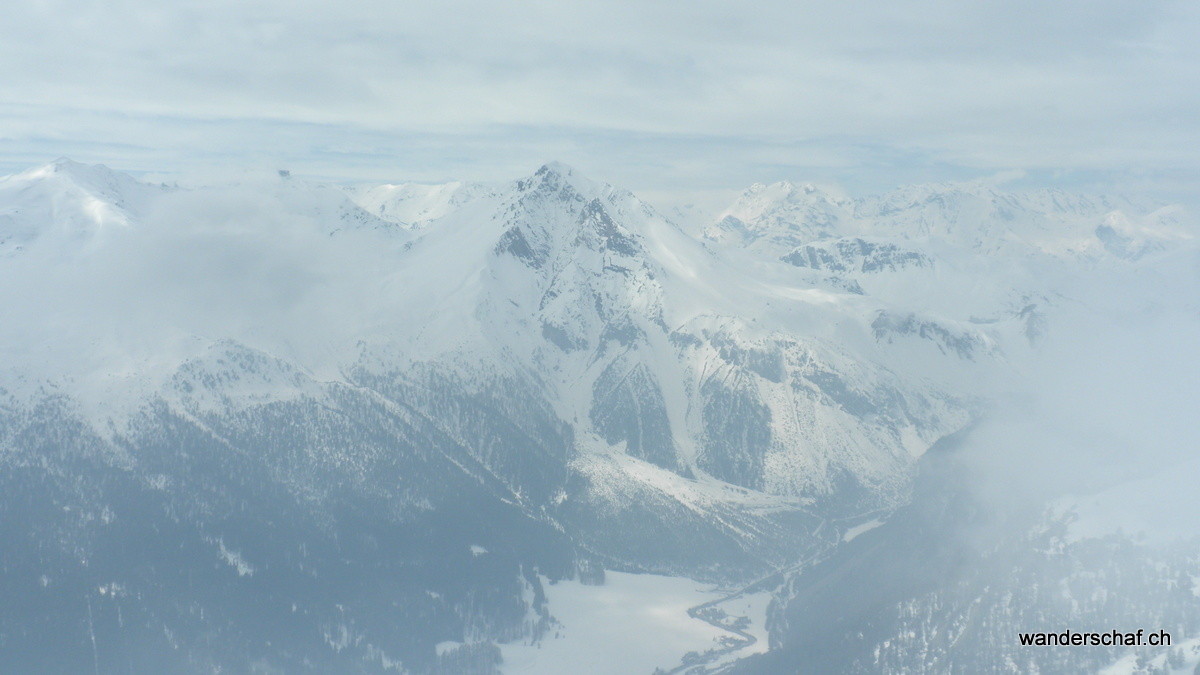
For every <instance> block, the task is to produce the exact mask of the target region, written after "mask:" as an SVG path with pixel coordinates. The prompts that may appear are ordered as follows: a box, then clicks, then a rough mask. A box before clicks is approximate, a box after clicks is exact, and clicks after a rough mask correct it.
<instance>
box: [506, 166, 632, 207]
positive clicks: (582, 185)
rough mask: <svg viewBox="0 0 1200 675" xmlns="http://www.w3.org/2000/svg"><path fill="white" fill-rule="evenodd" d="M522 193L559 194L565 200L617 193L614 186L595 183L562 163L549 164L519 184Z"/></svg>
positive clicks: (585, 198)
mask: <svg viewBox="0 0 1200 675" xmlns="http://www.w3.org/2000/svg"><path fill="white" fill-rule="evenodd" d="M517 188H518V189H520V190H522V191H534V192H543V193H559V194H561V195H562V197H563V198H568V199H575V198H579V199H583V200H591V199H594V198H596V197H599V196H602V195H605V194H611V193H613V192H615V191H616V188H614V187H613V186H611V185H609V184H607V183H602V182H598V181H594V180H592V179H590V178H587V177H586V176H584V175H583V174H581V173H580V172H579V171H578V170H577V169H575V168H574V167H572V166H569V165H567V164H563V163H562V162H547V163H545V164H543V165H542V166H541V168H539V169H538V170H537V171H535V172H534V173H533V175H532V176H530V177H528V178H525V179H524V180H520V181H518V182H517Z"/></svg>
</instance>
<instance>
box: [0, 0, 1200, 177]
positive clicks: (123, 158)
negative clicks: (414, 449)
mask: <svg viewBox="0 0 1200 675" xmlns="http://www.w3.org/2000/svg"><path fill="white" fill-rule="evenodd" d="M1197 28H1200V9H1197V6H1196V5H1195V3H1190V2H1182V1H1173V2H1163V1H1158V2H1129V1H1126V0H1110V1H1107V2H1084V1H1083V0H1068V1H1064V2H1055V3H1044V2H1038V3H1035V2H1029V1H1025V0H1022V1H1020V2H1011V1H1010V2H981V3H962V2H950V1H949V0H915V1H910V2H886V3H885V2H872V3H840V4H830V3H794V2H790V3H783V2H768V3H760V4H758V5H754V6H749V7H748V6H745V5H741V4H736V3H728V2H693V3H686V4H681V3H665V2H649V3H647V2H638V3H634V2H626V1H620V2H603V3H600V2H577V3H554V2H524V3H488V2H447V3H403V2H382V1H379V2H359V3H329V2H315V1H313V0H300V1H292V2H281V1H267V2H264V1H259V2H236V3H235V2H175V3H166V4H164V3H152V2H149V1H148V0H123V1H118V2H105V3H100V2H83V1H80V0H70V1H63V0H59V1H53V0H48V1H41V2H28V3H18V4H16V5H15V6H13V7H9V8H7V9H6V16H5V20H4V21H3V22H2V23H0V101H3V102H5V104H4V105H3V106H0V129H2V130H3V131H0V161H3V162H5V163H7V164H9V165H10V166H11V165H23V164H25V163H27V160H28V159H31V158H33V156H35V155H37V154H38V153H47V151H48V150H49V152H48V154H55V153H58V152H67V153H68V154H72V155H76V156H81V158H83V159H97V160H108V161H110V162H112V163H114V164H116V165H118V166H120V165H122V164H123V162H124V164H125V165H128V166H129V168H135V169H136V168H139V167H140V168H149V167H150V166H155V167H158V166H163V165H170V166H173V167H176V168H184V167H182V166H181V165H182V164H183V163H184V161H185V160H184V159H183V158H185V157H186V158H188V159H187V160H186V161H187V162H190V163H193V164H205V163H207V164H210V165H211V164H215V163H221V162H229V161H234V162H239V163H246V162H250V163H254V162H258V161H261V162H265V163H270V162H276V163H277V162H279V161H288V162H290V163H292V164H296V165H298V166H301V167H302V169H304V170H308V171H309V172H310V173H313V174H326V175H329V174H339V175H353V176H362V175H371V176H373V177H380V178H382V177H394V176H397V175H404V174H409V175H411V174H412V173H421V172H433V173H439V172H442V173H454V174H456V175H462V174H466V175H467V177H473V178H496V177H499V176H501V175H504V176H508V175H512V174H513V173H514V171H515V170H517V169H518V168H519V170H520V171H524V170H526V169H527V168H528V167H529V166H530V165H536V163H537V162H538V161H540V160H542V159H545V158H547V157H549V156H556V157H561V158H563V159H565V160H567V161H575V162H577V163H580V164H583V165H585V166H586V165H588V164H595V165H596V166H597V168H598V169H599V170H600V171H601V172H602V173H604V174H605V176H606V177H611V178H612V179H614V180H618V181H622V182H629V183H631V184H633V186H634V187H639V186H641V187H650V188H655V187H657V188H670V187H679V185H681V184H682V183H684V182H687V180H690V181H692V182H695V181H701V182H707V183H711V184H720V185H724V186H733V185H736V184H739V183H742V182H745V181H747V180H749V179H758V178H771V177H772V176H769V175H768V176H763V175H759V174H761V173H770V172H772V171H793V172H794V171H801V170H804V171H810V172H814V173H818V174H821V173H824V174H825V175H827V176H831V177H834V178H842V179H845V178H847V177H849V176H850V175H851V174H853V173H854V172H855V171H856V170H857V171H866V172H868V173H873V174H876V175H877V176H878V180H880V181H885V182H892V183H896V182H908V181H910V180H912V179H913V176H912V175H911V174H917V175H916V176H915V178H916V179H918V180H924V179H929V178H931V177H932V178H936V177H938V176H939V172H941V173H951V174H954V173H955V172H957V173H958V174H962V173H963V172H966V173H970V172H972V171H978V172H980V173H981V174H990V173H994V172H995V171H997V170H1002V169H1009V168H1028V169H1067V170H1096V171H1106V172H1117V173H1118V174H1120V173H1123V172H1126V171H1129V170H1133V169H1140V170H1149V171H1175V172H1180V171H1183V172H1189V175H1194V174H1196V173H1197V172H1200V167H1198V166H1197V165H1196V160H1195V159H1194V157H1193V156H1192V155H1193V153H1189V152H1187V150H1186V149H1187V148H1189V147H1194V146H1195V144H1196V142H1197V141H1198V140H1200V121H1197V119H1196V117H1195V115H1194V114H1192V111H1194V110H1196V109H1197V104H1200V94H1197V92H1200V65H1198V64H1200V54H1198V53H1197V51H1198V49H1197V47H1196V44H1195V40H1193V39H1192V38H1191V37H1190V36H1191V35H1193V34H1194V33H1195V32H1196V29H1197ZM98 142H102V143H103V144H104V145H101V146H93V145H90V144H94V143H98ZM73 147H74V148H81V150H72V149H71V148H73ZM51 148H53V149H52V150H51ZM89 152H94V153H95V156H89V154H88V153H89ZM114 155H120V156H119V157H117V156H114ZM664 165H665V167H664ZM664 168H667V169H669V170H673V171H677V172H680V171H681V172H685V175H675V176H671V175H670V174H669V173H667V172H664V171H663V169H664ZM385 169H386V170H387V172H386V173H385ZM610 170H611V171H610ZM665 173H667V175H664V174H665ZM610 174H615V175H610ZM750 174H754V175H750ZM812 177H818V178H819V177H822V176H819V175H818V176H812ZM685 178H686V179H687V180H683V179H685ZM672 180H674V181H677V182H678V184H668V183H670V182H671V181H672Z"/></svg>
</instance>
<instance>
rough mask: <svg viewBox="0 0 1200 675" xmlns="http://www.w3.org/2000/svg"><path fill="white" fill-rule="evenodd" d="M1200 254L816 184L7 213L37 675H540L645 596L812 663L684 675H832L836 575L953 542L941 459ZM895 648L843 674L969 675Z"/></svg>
mask: <svg viewBox="0 0 1200 675" xmlns="http://www.w3.org/2000/svg"><path fill="white" fill-rule="evenodd" d="M1188 218H1189V216H1188V214H1187V213H1185V212H1184V211H1183V210H1182V209H1180V208H1178V207H1172V206H1164V207H1150V206H1144V205H1139V204H1136V203H1134V202H1132V201H1129V200H1124V199H1119V198H1106V197H1086V196H1079V195H1070V194H1066V193H1062V192H1058V191H1040V192H1033V193H1027V194H1009V193H1003V192H999V191H997V190H996V189H994V188H991V187H986V186H982V185H974V184H958V185H932V186H915V187H909V188H901V189H898V190H896V191H893V192H891V193H887V194H884V195H880V196H876V197H870V198H864V199H850V198H846V197H843V196H836V195H833V194H831V193H829V192H826V191H823V190H821V189H818V188H815V187H813V186H811V185H799V186H797V185H792V184H789V183H777V184H773V185H754V186H752V187H750V188H748V189H747V190H746V191H744V192H743V193H742V194H741V195H740V196H739V197H738V198H737V200H736V201H735V203H733V204H732V205H730V206H729V208H728V209H727V210H725V211H724V212H723V213H721V214H720V215H719V216H718V217H717V218H716V219H715V220H714V221H713V222H674V221H672V220H671V219H669V218H667V217H665V216H663V215H661V214H660V213H659V211H657V210H656V209H655V208H653V207H652V206H650V205H649V204H647V203H646V202H644V201H642V200H640V199H639V198H638V197H637V196H635V195H634V194H633V193H631V192H629V191H627V190H623V189H620V188H617V187H614V186H611V185H608V184H605V183H601V182H596V181H593V180H591V179H588V178H585V177H584V176H581V175H580V174H579V173H578V172H577V171H575V170H574V169H572V168H570V167H567V166H565V165H562V164H558V163H550V164H547V165H545V166H542V167H541V168H539V169H537V170H536V171H534V172H533V173H531V174H530V175H528V176H525V177H523V178H520V179H518V180H515V181H512V182H510V183H506V184H499V185H478V184H470V183H449V184H446V185H433V186H430V185H416V184H400V185H382V186H360V187H342V186H335V185H321V184H311V183H307V182H304V181H302V180H300V179H295V178H290V177H285V176H280V177H272V178H271V179H263V180H261V181H258V182H248V183H243V184H236V185H226V186H219V187H209V188H194V189H182V188H179V187H177V186H163V185H149V184H145V183H142V182H139V181H137V180H135V179H133V178H132V177H130V176H128V175H125V174H122V173H119V172H116V171H112V170H110V169H107V168H105V167H103V166H90V165H82V164H78V163H74V162H71V161H69V160H59V161H57V162H54V163H52V164H50V165H47V166H44V167H39V168H35V169H31V170H29V171H26V172H23V173H19V174H15V175H12V176H8V177H6V178H3V179H0V313H3V315H4V316H6V317H7V318H6V319H5V320H4V321H3V323H4V324H6V325H5V326H3V327H0V357H2V360H0V570H2V573H0V589H2V596H0V597H3V598H4V599H5V601H4V606H5V609H4V610H3V611H0V670H9V669H12V670H17V671H21V670H31V669H37V670H45V669H48V670H63V671H88V670H98V671H102V672H110V671H113V672H115V671H126V670H133V671H136V672H141V671H163V670H165V671H178V670H183V671H192V670H196V671H212V670H222V669H227V670H233V671H235V672H243V671H251V670H261V671H263V672H275V671H279V672H293V671H295V670H306V669H315V670H324V671H329V670H335V671H363V670H365V671H376V670H387V669H393V670H403V671H413V672H489V671H491V670H493V669H500V670H504V669H505V667H506V666H505V661H504V658H503V649H504V645H506V644H516V643H527V644H538V643H541V642H545V641H550V640H554V639H556V638H555V631H556V628H555V626H557V625H558V623H557V619H556V618H555V610H556V608H555V605H554V602H553V601H547V592H546V586H547V585H548V584H551V583H554V584H557V583H564V584H566V583H584V582H587V583H596V582H598V579H597V575H599V577H600V578H602V577H603V572H602V571H603V570H604V569H608V570H619V571H623V572H638V573H644V574H657V575H664V576H673V577H687V578H690V579H695V580H700V581H703V582H709V583H712V584H714V585H716V586H718V587H721V588H730V589H736V588H741V587H743V586H745V585H747V584H751V583H752V582H755V581H756V580H760V579H765V580H766V581H761V582H760V584H765V585H762V586H761V588H765V589H767V590H770V591H772V592H773V593H774V595H775V598H776V602H775V604H774V605H773V607H774V610H773V611H774V614H773V616H775V617H777V618H776V619H772V622H771V623H768V624H767V626H766V628H768V629H770V630H771V631H772V633H771V643H772V645H773V646H776V647H779V648H780V649H782V651H778V650H777V651H776V652H774V653H773V654H774V655H772V654H767V655H766V656H762V657H755V659H758V660H755V659H751V660H749V661H745V662H737V661H736V660H734V659H730V658H728V654H733V656H738V654H737V649H741V648H743V647H742V646H740V645H741V643H738V642H737V640H733V642H731V643H730V644H729V645H727V648H725V651H724V652H722V651H721V649H720V648H718V647H719V646H717V647H714V650H713V651H712V653H711V654H707V655H706V654H705V653H704V652H703V650H701V652H699V653H698V654H696V655H694V656H692V657H690V661H689V660H687V659H685V658H684V656H685V655H684V654H682V653H680V654H679V661H677V662H676V663H674V664H664V667H668V668H669V667H673V666H679V667H682V668H690V669H692V670H695V671H696V672H700V671H703V670H705V669H707V668H710V667H711V668H718V667H720V668H724V667H746V668H749V667H754V664H756V663H757V664H760V665H761V666H762V667H763V668H767V667H769V666H770V667H776V668H780V669H781V670H782V671H786V669H787V668H790V667H792V666H793V665H795V663H796V662H794V661H788V660H786V659H788V658H814V657H812V656H811V654H809V653H808V651H806V650H811V649H813V646H812V645H811V644H809V643H805V642H797V641H796V639H795V638H794V637H789V635H791V634H789V633H787V631H788V630H794V629H795V627H796V626H800V625H803V626H809V624H810V623H811V621H812V619H811V615H808V616H809V618H804V619H801V618H797V617H798V616H799V615H798V614H796V613H797V612H800V611H801V610H800V609H797V608H801V607H809V606H811V607H817V606H820V607H825V605H826V604H829V602H832V604H834V605H836V604H837V602H836V598H835V599H834V600H833V601H827V600H826V599H825V596H822V595H820V593H819V592H818V591H817V590H811V589H808V587H806V584H807V583H809V582H808V579H810V578H817V577H806V576H805V574H804V570H805V569H808V567H807V566H806V565H804V564H803V563H804V561H816V560H821V561H826V562H823V563H821V564H823V565H825V567H821V568H820V570H821V574H826V573H827V572H826V571H825V570H827V569H829V565H833V564H835V561H838V560H842V559H846V560H849V561H851V562H847V563H846V564H847V565H850V567H847V568H846V569H853V565H860V564H861V563H859V562H853V560H860V559H854V558H853V554H854V550H855V549H854V546H862V544H861V543H858V544H855V542H854V541H850V539H855V540H856V541H859V542H861V541H867V540H868V539H869V538H871V537H875V538H878V541H886V542H890V543H889V544H888V545H889V546H895V547H901V545H902V544H903V543H904V542H906V541H914V540H915V539H912V538H906V535H904V534H903V533H904V532H909V531H910V530H912V528H916V529H918V530H919V529H920V527H921V526H920V525H915V524H914V522H916V521H917V520H919V518H921V517H927V518H931V519H933V520H935V521H937V522H941V520H938V519H944V518H947V517H948V516H944V515H937V516H936V517H934V516H929V515H928V509H926V510H925V511H922V508H924V507H922V506H921V505H922V504H926V503H929V502H930V500H935V501H936V499H939V498H940V497H934V496H931V495H932V494H938V495H940V494H943V493H942V492H940V491H939V488H937V487H933V488H931V487H929V486H928V485H926V484H925V483H922V485H925V487H923V488H922V490H918V492H917V495H918V498H919V499H918V501H917V502H916V506H910V505H909V504H910V502H911V500H912V496H913V494H914V492H913V490H914V480H915V479H916V477H917V475H918V474H921V475H927V473H928V471H929V469H928V468H926V465H927V464H928V463H929V462H930V461H931V460H929V459H927V458H925V456H926V453H927V451H928V450H929V449H930V448H931V447H932V446H934V445H935V444H937V443H938V442H939V441H941V440H942V439H946V438H947V437H951V436H952V435H955V434H960V435H959V436H955V438H959V437H961V433H960V432H964V430H966V429H968V427H970V425H972V423H973V422H975V421H978V420H979V419H981V418H982V417H983V416H984V413H985V412H986V411H988V410H990V409H991V407H992V405H993V404H994V403H995V402H996V401H999V400H1003V399H1005V398H1006V397H1010V396H1012V395H1014V393H1016V392H1020V391H1021V390H1022V387H1023V386H1024V384H1023V382H1025V381H1026V379H1025V378H1027V377H1028V376H1030V375H1031V374H1035V373H1036V372H1037V368H1038V363H1039V362H1038V358H1037V355H1038V352H1039V349H1040V346H1039V345H1041V344H1042V342H1043V341H1044V340H1047V339H1052V337H1053V335H1054V334H1055V331H1062V330H1067V329H1066V328H1065V326H1069V325H1071V324H1070V322H1071V321H1073V320H1074V319H1073V318H1072V317H1075V316H1077V315H1078V314H1079V313H1080V312H1084V313H1087V312H1092V311H1094V312H1103V311H1108V310H1107V309H1105V307H1107V306H1106V305H1103V302H1102V301H1101V300H1097V298H1107V299H1109V300H1111V299H1113V298H1117V299H1118V300H1119V299H1120V298H1121V297H1123V296H1122V295H1121V293H1122V292H1123V291H1122V290H1121V289H1125V290H1128V289H1129V288H1130V286H1129V280H1130V279H1135V280H1137V283H1138V284H1141V285H1145V286H1149V287H1155V286H1157V287H1161V288H1164V289H1166V288H1170V285H1171V283H1172V280H1174V279H1176V278H1178V277H1177V275H1176V271H1177V270H1178V269H1182V268H1186V266H1187V262H1186V261H1187V260H1190V259H1191V258H1189V256H1194V255H1195V253H1194V252H1195V250H1196V247H1195V239H1194V230H1193V229H1192V226H1191V224H1190V221H1189V220H1188ZM1179 261H1183V262H1179ZM1192 294H1194V288H1193V289H1192V291H1187V290H1186V289H1185V290H1184V291H1182V292H1180V293H1179V295H1178V296H1177V297H1176V298H1175V300H1166V301H1164V302H1168V304H1169V303H1172V302H1173V303H1175V304H1180V305H1182V306H1185V307H1186V306H1188V305H1187V303H1189V302H1194V298H1192ZM930 490H932V492H930ZM938 503H941V502H938ZM897 509H900V511H899V512H897ZM892 513H899V514H901V516H900V517H898V518H897V519H895V520H894V521H889V522H888V523H887V524H886V525H883V526H881V527H877V528H876V529H875V530H873V531H871V532H866V533H865V534H863V535H862V538H861V539H858V538H855V537H848V533H857V532H859V531H864V530H863V529H862V528H863V527H864V526H865V525H871V526H874V525H877V524H878V523H880V522H882V521H884V520H886V519H887V517H888V516H889V515H890V514H892ZM938 513H939V514H943V512H942V511H939V512H938ZM913 514H925V515H913ZM1021 522H1022V524H1021V525H1019V526H1014V527H1017V528H1018V530H1020V528H1023V527H1026V524H1025V522H1024V521H1021ZM905 528H908V529H905ZM947 531H948V532H952V531H955V530H954V529H953V528H952V527H949V526H948V529H947ZM1020 531H1024V530H1020ZM897 533H899V534H897ZM914 536H915V535H914ZM1013 536H1015V535H1013ZM916 539H919V537H916ZM911 554H912V552H911V551H906V552H903V553H895V554H894V555H895V559H896V560H907V558H906V557H905V556H911ZM864 555H874V556H876V558H880V556H879V553H878V551H876V552H874V553H869V554H864ZM889 555H890V554H889ZM876 558H872V559H871V560H870V563H869V564H870V565H886V564H887V558H888V556H882V558H880V559H876ZM831 561H833V562H831ZM1139 564H1140V563H1139ZM835 574H836V573H835ZM1198 574H1200V573H1198ZM839 579H840V580H839V581H838V582H837V583H839V584H849V585H850V586H854V585H855V584H856V583H858V582H856V581H854V579H855V578H853V577H847V578H846V579H841V577H839ZM964 583H966V582H964ZM979 583H980V584H983V582H979ZM918 585H919V584H918ZM895 586H896V588H902V589H903V590H901V591H897V593H900V595H896V596H895V598H900V599H901V600H903V599H904V596H903V593H904V592H908V589H909V587H910V585H909V584H908V582H906V581H905V582H900V581H897V582H896V583H895ZM921 588H922V589H925V588H926V587H925V586H921ZM922 592H926V591H925V590H923V591H922ZM955 592H959V591H955ZM893 595H894V594H893ZM888 597H889V598H892V599H893V600H895V598H893V597H892V596H891V595H889V596H888ZM960 600H961V603H969V602H970V599H969V598H960V597H959V596H957V595H955V596H954V597H953V598H952V599H947V600H946V601H945V602H946V603H950V604H953V603H960ZM895 601H897V602H899V601H900V600H895ZM805 603H807V604H805ZM822 603H824V604H822ZM961 603H960V604H957V605H955V611H956V612H960V613H961V612H966V611H967V610H966V609H963V607H965V606H966V605H963V604H961ZM881 606H884V607H890V606H891V605H881ZM912 607H914V608H915V609H914V610H913V611H917V610H918V609H919V611H920V612H928V613H933V615H936V613H937V612H939V611H941V609H940V608H941V607H942V605H941V604H937V603H934V604H920V605H919V606H918V605H913V606H912ZM1181 607H1184V608H1183V609H1178V610H1177V613H1178V614H1179V615H1180V616H1181V617H1184V618H1181V619H1179V620H1180V621H1185V622H1186V621H1190V622H1193V623H1194V622H1195V618H1196V617H1195V616H1194V614H1195V613H1189V612H1191V610H1190V609H1187V608H1186V603H1183V604H1182V605H1181ZM821 611H824V612H828V611H831V610H829V609H828V608H825V609H821ZM880 611H883V610H880ZM1030 611H1032V610H1030ZM1172 611H1176V610H1172ZM855 616H861V615H860V614H856V615H855ZM683 620H687V619H686V617H683ZM690 620H698V619H690ZM871 620H872V621H876V620H875V619H871ZM885 623H886V622H885ZM714 625H715V624H714ZM829 625H834V624H832V623H831V624H829ZM838 625H842V624H838ZM871 625H872V626H874V627H876V628H873V629H872V630H875V632H874V633H872V632H870V631H867V632H866V633H864V635H866V637H861V636H860V637H859V638H854V639H853V640H850V642H852V643H853V644H850V642H848V643H846V644H845V645H843V647H844V648H845V650H846V651H845V652H844V654H845V655H846V658H845V659H843V660H838V659H833V660H828V661H822V660H819V659H818V660H813V661H812V663H814V664H818V663H824V664H826V665H829V666H830V667H834V666H836V667H837V668H847V669H853V668H862V669H866V670H870V669H871V666H872V664H871V663H870V662H869V660H870V657H869V654H871V653H881V654H884V655H885V656H886V663H887V664H889V666H890V667H892V666H894V667H897V668H901V669H903V668H905V667H907V668H912V669H914V670H920V669H923V668H928V669H932V670H937V669H938V667H939V664H940V663H942V662H931V661H921V660H920V659H919V658H917V657H913V658H914V659H916V660H908V661H906V660H904V659H905V658H908V656H906V655H897V654H895V653H893V652H892V651H888V650H884V651H882V652H879V651H878V650H877V651H876V652H871V647H873V646H875V645H876V644H878V643H877V642H871V643H870V644H868V645H866V646H863V644H859V642H855V640H859V641H861V640H868V641H869V640H872V639H875V638H878V640H880V641H886V640H888V639H889V637H888V636H889V635H891V636H894V635H899V634H901V633H902V632H903V631H905V630H907V628H904V627H897V626H896V625H894V624H892V623H886V625H884V623H879V622H878V621H876V622H875V623H872V624H871ZM1188 625H1189V626H1191V625H1192V624H1191V623H1189V624H1188ZM879 626H884V627H883V628H879ZM568 628H569V627H568ZM809 628H811V626H809ZM809 628H806V629H805V630H808V629H809ZM846 630H847V631H851V632H853V631H858V630H859V629H858V628H856V627H846ZM1189 630H1190V629H1189ZM889 631H891V632H889ZM897 631H899V632H897ZM859 632H862V631H859ZM904 634H907V633H904ZM731 639H732V638H731ZM839 639H840V638H839ZM839 644H841V643H839ZM888 644H889V645H894V644H896V642H895V641H894V639H893V641H892V642H889V643H888ZM447 645H449V646H447ZM746 648H748V647H746ZM914 649H915V647H914ZM853 650H858V651H853ZM852 651H853V653H851V652H852ZM864 655H867V656H864ZM1115 656H1119V655H1114V658H1115ZM880 658H883V657H880ZM1198 658H1200V657H1198ZM771 659H775V660H774V661H772V660H771ZM780 659H784V660H780ZM864 659H865V660H864ZM881 663H884V661H879V662H877V663H875V664H874V665H875V666H879V665H880V664H881ZM956 663H960V664H962V663H978V662H976V661H970V660H969V659H966V657H963V659H962V660H960V661H957V662H956ZM1089 663H1090V662H1089ZM739 664H740V665H739ZM1092 665H1094V664H1092ZM817 670H820V668H818V669H817ZM814 672H816V671H814Z"/></svg>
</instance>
